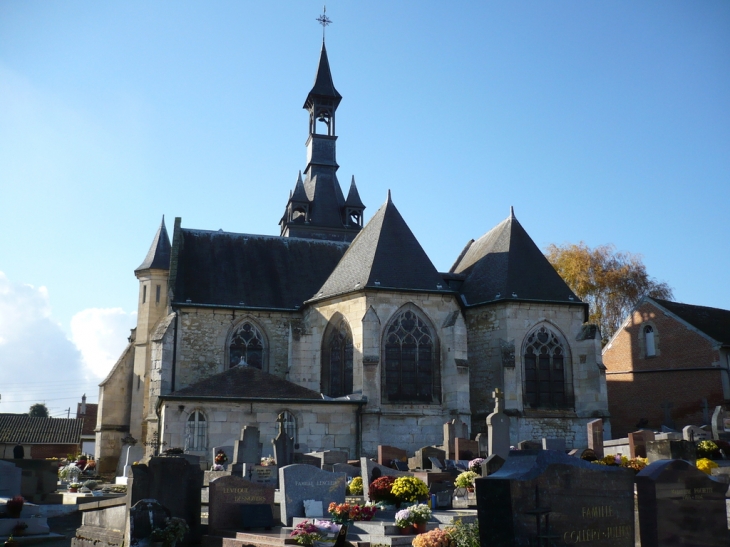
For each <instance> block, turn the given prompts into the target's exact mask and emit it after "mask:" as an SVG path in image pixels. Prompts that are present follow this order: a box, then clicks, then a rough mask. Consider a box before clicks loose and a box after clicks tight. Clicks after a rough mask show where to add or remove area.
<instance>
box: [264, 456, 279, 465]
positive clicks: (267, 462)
mask: <svg viewBox="0 0 730 547" xmlns="http://www.w3.org/2000/svg"><path fill="white" fill-rule="evenodd" d="M261 465H263V466H270V465H276V460H275V459H274V457H273V456H264V457H263V458H261Z"/></svg>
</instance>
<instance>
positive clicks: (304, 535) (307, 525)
mask: <svg viewBox="0 0 730 547" xmlns="http://www.w3.org/2000/svg"><path fill="white" fill-rule="evenodd" d="M289 535H290V537H293V538H294V539H295V540H296V542H297V543H298V544H299V545H304V546H305V547H311V545H312V544H313V543H314V542H315V541H319V540H321V539H322V538H323V537H324V536H323V535H322V531H321V530H320V529H319V528H317V527H316V526H315V525H314V524H312V523H311V522H307V521H305V522H300V523H299V524H297V526H296V528H294V530H292V533H291V534H289Z"/></svg>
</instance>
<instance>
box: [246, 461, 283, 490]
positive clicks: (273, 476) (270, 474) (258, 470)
mask: <svg viewBox="0 0 730 547" xmlns="http://www.w3.org/2000/svg"><path fill="white" fill-rule="evenodd" d="M241 476H242V477H245V478H247V479H248V480H250V481H251V482H255V483H258V484H271V485H273V486H276V481H277V480H278V478H279V468H278V467H276V466H275V465H253V464H248V463H245V464H243V470H242V474H241Z"/></svg>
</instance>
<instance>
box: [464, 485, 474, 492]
mask: <svg viewBox="0 0 730 547" xmlns="http://www.w3.org/2000/svg"><path fill="white" fill-rule="evenodd" d="M466 491H467V492H470V493H472V492H474V487H473V486H467V488H466Z"/></svg>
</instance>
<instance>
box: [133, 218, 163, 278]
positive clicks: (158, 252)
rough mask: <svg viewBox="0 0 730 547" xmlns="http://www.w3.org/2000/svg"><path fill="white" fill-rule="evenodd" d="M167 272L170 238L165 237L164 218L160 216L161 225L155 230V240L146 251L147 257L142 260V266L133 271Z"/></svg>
mask: <svg viewBox="0 0 730 547" xmlns="http://www.w3.org/2000/svg"><path fill="white" fill-rule="evenodd" d="M149 269H157V270H169V269H170V238H169V237H168V236H167V228H166V227H165V216H164V215H163V216H162V223H161V224H160V227H159V228H158V229H157V233H156V234H155V238H154V239H153V240H152V245H150V250H149V251H147V256H146V257H145V258H144V261H143V262H142V264H140V265H139V267H138V268H137V269H136V270H134V271H135V272H138V271H140V270H149Z"/></svg>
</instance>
